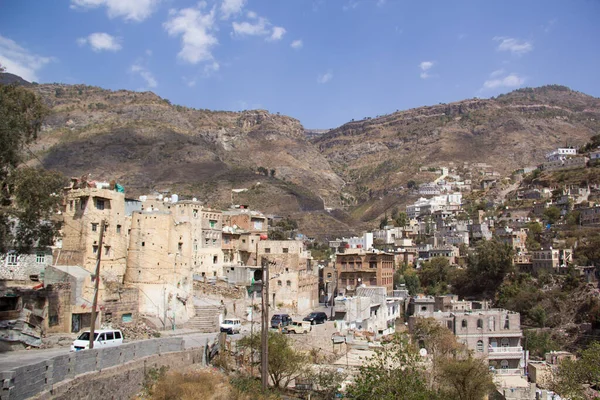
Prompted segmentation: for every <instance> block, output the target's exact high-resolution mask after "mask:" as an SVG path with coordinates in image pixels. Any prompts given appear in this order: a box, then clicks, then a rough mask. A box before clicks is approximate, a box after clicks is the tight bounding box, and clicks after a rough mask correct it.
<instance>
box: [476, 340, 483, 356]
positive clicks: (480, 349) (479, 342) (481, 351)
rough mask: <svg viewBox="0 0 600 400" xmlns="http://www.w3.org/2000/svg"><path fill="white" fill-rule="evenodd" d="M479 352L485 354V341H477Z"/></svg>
mask: <svg viewBox="0 0 600 400" xmlns="http://www.w3.org/2000/svg"><path fill="white" fill-rule="evenodd" d="M477 351H478V352H479V353H483V340H478V341H477Z"/></svg>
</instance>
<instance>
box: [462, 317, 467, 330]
mask: <svg viewBox="0 0 600 400" xmlns="http://www.w3.org/2000/svg"><path fill="white" fill-rule="evenodd" d="M461 326H462V327H463V328H467V320H466V319H463V320H462V322H461Z"/></svg>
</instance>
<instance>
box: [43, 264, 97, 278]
mask: <svg viewBox="0 0 600 400" xmlns="http://www.w3.org/2000/svg"><path fill="white" fill-rule="evenodd" d="M52 268H56V269H57V270H59V271H62V272H64V273H66V274H68V275H71V276H74V277H75V278H86V277H88V276H90V275H92V273H91V272H90V271H88V270H86V269H84V268H82V267H79V266H77V265H53V266H52Z"/></svg>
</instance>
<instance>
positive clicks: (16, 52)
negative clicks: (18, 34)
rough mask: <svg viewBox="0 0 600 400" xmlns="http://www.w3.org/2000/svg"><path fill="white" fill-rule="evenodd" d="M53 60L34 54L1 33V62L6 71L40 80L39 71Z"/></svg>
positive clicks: (25, 77)
mask: <svg viewBox="0 0 600 400" xmlns="http://www.w3.org/2000/svg"><path fill="white" fill-rule="evenodd" d="M51 61H54V58H52V57H43V56H40V55H37V54H33V53H31V52H30V51H29V50H27V49H25V48H23V47H21V46H19V45H18V44H17V43H16V42H15V41H14V40H11V39H9V38H6V37H4V36H2V35H0V64H2V66H3V67H5V68H6V72H10V73H11V74H15V75H18V76H20V77H21V78H23V79H25V80H27V81H30V82H33V81H37V80H38V76H37V71H38V70H40V69H41V68H42V67H44V65H46V64H48V63H49V62H51Z"/></svg>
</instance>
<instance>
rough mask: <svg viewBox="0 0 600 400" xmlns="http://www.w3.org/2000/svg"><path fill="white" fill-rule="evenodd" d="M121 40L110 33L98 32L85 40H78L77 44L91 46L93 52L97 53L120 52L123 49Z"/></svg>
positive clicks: (84, 38)
mask: <svg viewBox="0 0 600 400" xmlns="http://www.w3.org/2000/svg"><path fill="white" fill-rule="evenodd" d="M120 42H121V39H120V38H117V37H114V36H111V35H109V34H108V33H104V32H96V33H92V34H91V35H89V36H87V37H83V38H79V39H77V43H78V44H79V45H80V46H85V45H86V44H89V45H90V47H91V48H92V50H94V51H95V52H100V51H119V50H121V49H122V48H123V47H122V46H121V43H120Z"/></svg>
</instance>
